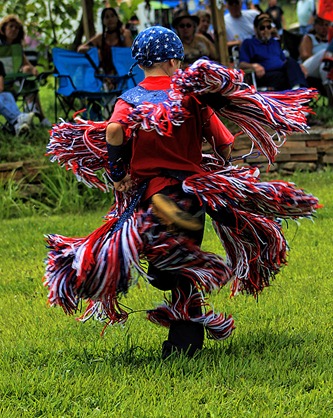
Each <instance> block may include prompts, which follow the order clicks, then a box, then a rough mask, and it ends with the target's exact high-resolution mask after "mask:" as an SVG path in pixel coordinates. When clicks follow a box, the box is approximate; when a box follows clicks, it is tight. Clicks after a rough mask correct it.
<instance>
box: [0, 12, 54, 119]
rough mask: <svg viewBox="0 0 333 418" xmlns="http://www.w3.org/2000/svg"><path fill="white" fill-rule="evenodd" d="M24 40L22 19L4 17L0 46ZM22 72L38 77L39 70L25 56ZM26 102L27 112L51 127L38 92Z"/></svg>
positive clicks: (0, 25) (11, 16) (21, 42)
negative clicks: (30, 112) (32, 113)
mask: <svg viewBox="0 0 333 418" xmlns="http://www.w3.org/2000/svg"><path fill="white" fill-rule="evenodd" d="M23 40H24V29H23V24H22V22H21V21H20V19H19V18H18V17H17V16H16V15H8V16H6V17H4V18H3V19H2V20H1V22H0V45H13V44H19V45H22V44H23ZM22 51H23V49H22ZM21 71H22V73H26V74H31V75H34V76H37V75H38V70H37V68H36V67H34V66H33V65H32V64H31V63H30V62H29V60H28V59H27V57H26V56H25V55H24V54H23V57H22V67H21ZM26 100H27V103H26V110H27V111H33V112H34V113H35V115H36V116H37V117H38V119H39V120H40V123H41V125H42V126H46V127H51V123H50V121H49V120H48V119H47V118H46V116H45V114H44V112H43V109H42V106H41V102H40V98H39V94H38V92H37V93H34V94H31V95H29V96H27V97H26Z"/></svg>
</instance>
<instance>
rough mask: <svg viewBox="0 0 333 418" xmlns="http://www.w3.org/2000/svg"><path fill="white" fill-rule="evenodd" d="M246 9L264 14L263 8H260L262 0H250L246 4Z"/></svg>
mask: <svg viewBox="0 0 333 418" xmlns="http://www.w3.org/2000/svg"><path fill="white" fill-rule="evenodd" d="M246 8H247V9H253V10H258V12H259V13H263V11H262V9H261V7H260V0H252V1H251V0H248V1H247V2H246Z"/></svg>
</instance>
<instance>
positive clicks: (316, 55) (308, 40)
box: [299, 16, 330, 85]
mask: <svg viewBox="0 0 333 418" xmlns="http://www.w3.org/2000/svg"><path fill="white" fill-rule="evenodd" d="M329 25H330V22H329V21H328V20H324V19H322V18H320V17H318V16H317V17H316V18H315V20H314V23H313V31H311V32H310V33H307V34H305V35H304V36H303V38H302V41H301V43H300V46H299V52H300V58H301V60H302V62H303V66H304V67H305V68H306V70H307V73H308V77H313V78H315V79H318V80H319V81H320V83H322V84H323V85H326V84H327V71H324V70H323V67H324V64H323V63H322V59H323V57H324V54H325V51H326V49H327V47H328V39H327V34H328V28H329Z"/></svg>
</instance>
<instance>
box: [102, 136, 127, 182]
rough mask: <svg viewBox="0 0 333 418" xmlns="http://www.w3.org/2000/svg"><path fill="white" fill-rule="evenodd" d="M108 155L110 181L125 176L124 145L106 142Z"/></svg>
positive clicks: (118, 179)
mask: <svg viewBox="0 0 333 418" xmlns="http://www.w3.org/2000/svg"><path fill="white" fill-rule="evenodd" d="M106 145H107V148H108V155H109V165H110V177H111V180H112V181H120V180H122V179H123V178H124V177H125V176H126V165H125V163H124V160H123V153H124V151H125V145H124V144H121V145H111V144H109V143H108V142H107V143H106Z"/></svg>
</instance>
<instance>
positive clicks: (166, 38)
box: [132, 26, 184, 68]
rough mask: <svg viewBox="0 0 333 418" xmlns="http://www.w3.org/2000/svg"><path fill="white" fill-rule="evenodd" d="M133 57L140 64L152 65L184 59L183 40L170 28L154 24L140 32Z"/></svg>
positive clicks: (136, 39)
mask: <svg viewBox="0 0 333 418" xmlns="http://www.w3.org/2000/svg"><path fill="white" fill-rule="evenodd" d="M132 57H133V59H135V61H137V63H138V64H139V65H142V66H143V67H148V68H149V67H151V66H152V65H153V64H154V63H156V62H165V61H167V60H169V59H178V60H183V59H184V48H183V44H182V41H181V40H180V39H179V37H178V36H177V35H176V34H175V33H174V32H172V31H171V30H170V29H167V28H164V27H162V26H152V27H150V28H147V29H145V30H144V31H142V32H140V33H139V35H138V36H137V37H136V38H135V40H134V42H133V46H132Z"/></svg>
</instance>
